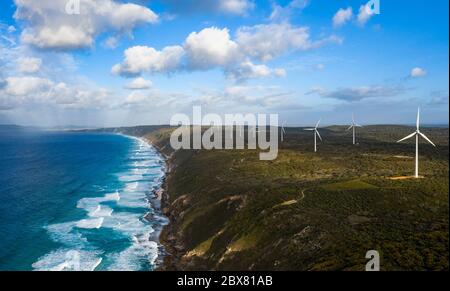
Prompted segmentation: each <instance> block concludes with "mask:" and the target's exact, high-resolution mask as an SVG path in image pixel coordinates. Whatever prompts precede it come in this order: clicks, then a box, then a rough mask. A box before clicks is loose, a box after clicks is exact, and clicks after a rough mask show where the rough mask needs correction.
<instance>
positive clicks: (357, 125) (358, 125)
mask: <svg viewBox="0 0 450 291" xmlns="http://www.w3.org/2000/svg"><path fill="white" fill-rule="evenodd" d="M355 126H356V127H364V126H362V125H360V124H357V123H356V124H355Z"/></svg>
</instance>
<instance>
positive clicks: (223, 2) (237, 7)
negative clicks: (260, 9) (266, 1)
mask: <svg viewBox="0 0 450 291" xmlns="http://www.w3.org/2000/svg"><path fill="white" fill-rule="evenodd" d="M218 7H219V10H220V11H224V12H225V13H230V14H236V15H243V14H246V13H247V11H249V10H250V9H253V7H254V4H253V2H251V1H248V0H220V1H219V6H218Z"/></svg>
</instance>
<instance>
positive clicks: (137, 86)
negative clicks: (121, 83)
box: [126, 77, 153, 90]
mask: <svg viewBox="0 0 450 291" xmlns="http://www.w3.org/2000/svg"><path fill="white" fill-rule="evenodd" d="M152 85H153V84H152V81H150V80H146V79H144V78H142V77H139V78H136V79H134V80H133V81H131V82H130V83H129V84H128V85H126V88H127V89H130V90H143V89H149V88H150V87H151V86H152Z"/></svg>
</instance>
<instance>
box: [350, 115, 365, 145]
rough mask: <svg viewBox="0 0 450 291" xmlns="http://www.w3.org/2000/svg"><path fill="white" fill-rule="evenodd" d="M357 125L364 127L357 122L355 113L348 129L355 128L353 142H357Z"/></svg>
mask: <svg viewBox="0 0 450 291" xmlns="http://www.w3.org/2000/svg"><path fill="white" fill-rule="evenodd" d="M357 127H362V126H361V125H359V124H357V123H356V122H355V115H354V114H352V124H351V125H350V127H349V128H348V129H347V130H350V129H353V144H356V128H357Z"/></svg>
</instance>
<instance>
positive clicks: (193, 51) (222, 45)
mask: <svg viewBox="0 0 450 291" xmlns="http://www.w3.org/2000/svg"><path fill="white" fill-rule="evenodd" d="M184 47H185V50H186V53H187V55H188V57H189V59H188V60H189V61H188V63H189V66H191V67H192V68H197V69H210V68H213V67H216V66H227V65H229V64H230V63H232V62H234V61H235V59H236V56H237V54H238V52H239V51H238V45H237V43H236V42H234V41H232V40H231V39H230V34H229V31H228V29H227V28H224V29H219V28H216V27H210V28H205V29H203V30H201V31H200V32H198V33H197V32H192V33H191V34H190V35H189V36H188V37H187V39H186V42H185V44H184Z"/></svg>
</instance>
